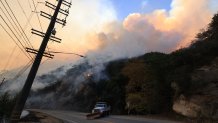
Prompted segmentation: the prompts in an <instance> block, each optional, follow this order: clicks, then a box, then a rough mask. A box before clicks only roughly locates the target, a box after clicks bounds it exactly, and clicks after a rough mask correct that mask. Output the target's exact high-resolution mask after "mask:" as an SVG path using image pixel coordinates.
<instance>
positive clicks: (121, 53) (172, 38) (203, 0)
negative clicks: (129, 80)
mask: <svg viewBox="0 0 218 123" xmlns="http://www.w3.org/2000/svg"><path fill="white" fill-rule="evenodd" d="M217 8H218V1H216V0H173V1H172V3H171V9H170V10H169V11H167V10H164V9H162V10H155V11H153V12H152V13H148V14H142V13H132V14H130V15H129V16H127V17H126V18H125V20H124V21H123V22H121V23H119V22H112V23H110V24H107V25H106V26H105V27H104V30H103V31H102V32H100V33H97V34H93V35H92V36H93V37H92V38H91V39H92V40H95V41H96V42H99V47H98V48H97V50H96V49H95V50H92V51H89V52H88V56H90V57H96V56H105V58H106V61H110V60H113V59H118V58H126V57H127V58H129V57H134V56H137V55H142V54H144V53H146V52H151V51H158V52H165V53H170V52H172V51H174V50H176V49H178V48H181V47H187V46H189V45H190V43H191V42H192V40H194V38H195V35H196V34H197V33H198V32H199V31H200V29H203V28H206V27H207V24H208V23H209V22H210V21H211V18H212V16H213V14H215V13H216V12H217V10H218V9H217ZM89 39H90V37H89Z"/></svg>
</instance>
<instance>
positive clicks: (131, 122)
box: [35, 110, 181, 123]
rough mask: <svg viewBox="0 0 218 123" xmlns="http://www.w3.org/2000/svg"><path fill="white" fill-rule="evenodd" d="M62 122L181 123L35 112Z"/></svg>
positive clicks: (64, 112)
mask: <svg viewBox="0 0 218 123" xmlns="http://www.w3.org/2000/svg"><path fill="white" fill-rule="evenodd" d="M35 111H37V112H42V113H46V114H48V115H50V116H53V117H56V118H58V119H61V120H63V121H64V122H65V123H181V122H175V121H166V120H155V119H147V118H139V117H134V116H119V115H110V116H107V117H102V118H99V119H95V120H87V119H86V113H78V112H71V111H51V110H35Z"/></svg>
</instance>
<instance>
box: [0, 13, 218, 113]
mask: <svg viewBox="0 0 218 123" xmlns="http://www.w3.org/2000/svg"><path fill="white" fill-rule="evenodd" d="M217 49H218V14H216V15H214V17H213V19H212V21H211V23H210V24H209V25H208V28H207V29H204V30H201V31H200V32H199V33H198V34H197V36H196V39H194V40H193V42H192V44H191V45H190V46H189V47H187V48H183V49H179V50H177V51H174V52H172V53H170V54H164V53H158V52H152V53H147V54H145V55H143V56H139V57H136V58H132V59H122V60H117V61H112V62H110V63H108V65H107V67H106V69H105V71H104V72H105V73H106V74H107V75H108V78H109V79H107V80H100V81H99V82H95V81H94V79H92V78H90V79H89V80H88V82H86V83H83V85H82V86H81V88H80V89H78V91H77V92H76V93H75V94H71V95H72V100H73V101H72V100H70V101H68V102H67V101H66V105H69V104H70V105H71V109H75V110H78V111H84V112H90V111H91V109H92V108H93V105H94V104H95V102H96V101H107V102H108V103H109V104H110V105H111V107H112V113H114V114H159V113H164V112H171V111H172V104H173V101H174V100H175V99H176V98H178V96H179V95H181V94H183V95H185V96H190V95H192V93H194V91H195V90H196V89H197V88H202V87H203V86H205V85H206V84H208V83H205V82H195V81H192V80H191V74H192V73H193V71H194V70H196V69H198V68H200V67H202V66H204V65H207V64H209V63H211V62H212V61H213V60H214V59H215V58H217V57H218V52H217V51H218V50H217ZM61 82H62V81H61V80H58V84H54V85H51V87H50V88H49V87H46V88H44V89H42V90H41V93H42V92H43V91H44V92H46V93H48V91H49V92H51V91H54V92H55V91H56V90H58V86H60V85H61ZM66 88H67V87H66ZM49 89H51V90H49ZM13 104H14V98H13V97H10V96H9V95H8V94H7V93H5V94H3V95H0V117H1V116H3V115H6V116H9V114H10V111H11V108H12V107H13ZM84 107H85V108H84ZM65 108H66V107H65Z"/></svg>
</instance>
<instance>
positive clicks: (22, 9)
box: [17, 0, 33, 28]
mask: <svg viewBox="0 0 218 123" xmlns="http://www.w3.org/2000/svg"><path fill="white" fill-rule="evenodd" d="M17 3H18V5H19V7H20V8H21V9H22V12H23V14H24V15H25V17H26V19H27V23H28V24H29V25H30V26H31V28H33V26H32V25H31V23H30V22H29V21H28V17H27V14H26V12H25V11H24V9H23V7H22V5H21V4H20V2H19V0H17Z"/></svg>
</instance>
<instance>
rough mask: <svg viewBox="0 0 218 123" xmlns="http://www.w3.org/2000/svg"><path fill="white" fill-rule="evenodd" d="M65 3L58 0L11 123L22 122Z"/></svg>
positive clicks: (13, 112)
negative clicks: (23, 112)
mask: <svg viewBox="0 0 218 123" xmlns="http://www.w3.org/2000/svg"><path fill="white" fill-rule="evenodd" d="M63 1H64V0H58V4H57V7H56V9H55V12H54V14H53V16H51V22H50V24H49V26H48V29H47V31H46V33H45V36H44V38H43V40H42V43H41V46H40V48H39V51H38V53H37V55H36V57H35V61H34V62H33V65H32V67H31V69H30V72H29V74H28V77H27V79H26V82H25V84H24V86H23V89H22V90H21V92H20V94H19V96H18V99H17V102H16V104H15V107H14V109H13V111H12V114H11V119H10V123H17V122H18V121H19V120H20V115H21V113H22V110H23V108H24V105H25V103H26V100H27V97H28V95H29V92H30V90H31V87H32V84H33V81H34V79H35V76H36V73H37V71H38V68H39V65H40V63H41V60H42V57H43V54H44V52H45V49H46V46H47V44H48V41H49V39H50V36H51V33H52V31H53V29H54V26H55V23H56V21H57V15H58V13H59V10H60V8H61V4H62V2H63Z"/></svg>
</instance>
